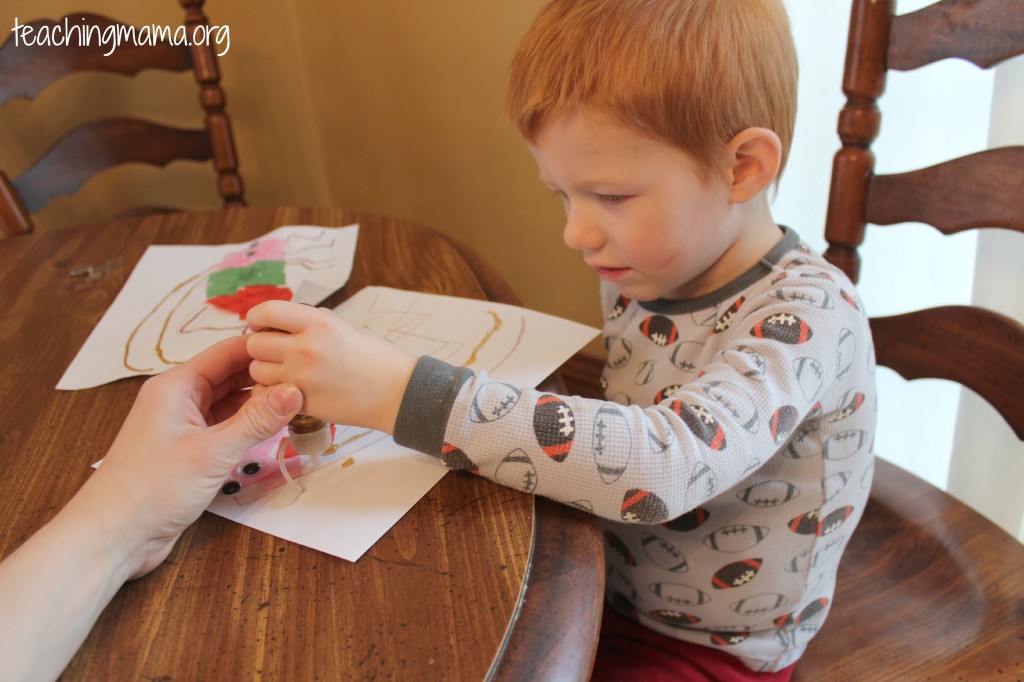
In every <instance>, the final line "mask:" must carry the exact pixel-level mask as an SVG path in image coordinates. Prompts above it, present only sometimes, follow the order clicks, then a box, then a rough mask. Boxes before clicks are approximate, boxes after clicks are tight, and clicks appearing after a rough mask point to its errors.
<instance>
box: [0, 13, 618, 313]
mask: <svg viewBox="0 0 1024 682" xmlns="http://www.w3.org/2000/svg"><path fill="white" fill-rule="evenodd" d="M542 4H543V0H517V1H516V2H498V1H497V0H439V1H438V2H429V3H428V2H423V1H422V0H379V1H375V2H366V1H365V0H359V1H357V0H341V1H335V2H326V1H320V2H311V1H309V0H279V1H278V2H275V3H263V2H260V3H256V2H252V0H210V2H208V3H207V7H206V10H207V13H208V15H209V16H210V20H211V23H213V24H226V25H228V26H229V27H230V33H231V49H230V51H229V52H228V53H227V54H226V55H225V56H223V57H222V58H221V60H220V64H221V70H222V74H223V84H224V87H225V90H226V92H227V96H228V111H229V113H230V114H231V117H232V121H233V125H234V131H235V137H236V141H237V144H238V147H239V157H240V160H241V171H242V174H243V177H244V180H245V183H246V195H247V198H248V200H249V203H250V204H253V205H272V204H302V205H329V206H343V207H350V208H358V209H364V210H369V211H374V212H379V213H387V214H391V215H396V216H400V217H403V218H407V219H411V220H414V221H417V222H421V223H424V224H427V225H430V226H432V227H435V228H437V229H439V230H443V231H446V232H448V233H450V234H453V235H455V236H457V237H459V238H460V239H462V240H463V241H465V242H467V243H469V244H470V245H471V246H473V247H474V248H476V249H477V250H478V251H479V252H480V253H481V254H483V255H484V256H485V257H486V258H487V259H488V260H490V261H491V262H492V263H494V264H495V265H496V266H497V267H498V269H499V270H500V271H501V272H502V273H503V274H504V275H505V276H506V278H507V279H508V280H509V281H510V282H511V284H512V286H513V287H514V288H515V289H516V291H517V292H519V294H520V295H521V296H522V298H523V300H524V302H525V303H526V304H527V305H528V306H530V307H533V308H536V309H539V310H543V311H545V312H550V313H553V314H557V315H561V316H565V317H569V318H572V319H577V320H580V321H582V322H587V323H590V324H595V325H598V324H599V314H598V306H597V297H596V288H597V280H596V279H595V278H594V276H593V275H592V274H591V273H590V272H589V271H588V270H587V269H586V268H585V266H583V265H582V263H581V261H580V258H579V256H578V255H577V254H574V253H572V252H570V251H569V250H568V249H566V248H565V247H564V245H563V244H562V242H561V226H562V222H561V221H562V210H561V207H560V204H559V203H558V201H557V200H556V199H554V198H553V197H551V196H550V193H549V192H548V190H546V189H545V188H544V187H543V185H541V183H540V182H539V181H538V180H537V178H536V168H535V167H534V165H533V161H532V159H531V157H530V155H529V153H528V151H527V150H526V148H525V147H524V145H523V144H522V142H521V141H520V140H519V138H518V136H517V135H516V134H515V133H514V132H513V130H512V128H511V126H510V125H509V124H508V123H507V122H506V121H505V119H504V116H503V111H502V104H503V98H504V87H505V74H506V69H507V66H508V62H509V60H510V58H511V54H512V51H513V49H514V47H515V43H516V41H517V39H518V37H519V36H520V35H521V34H522V32H523V31H524V30H525V29H526V27H527V25H528V24H529V22H530V20H531V19H532V17H533V15H534V14H535V13H536V12H537V10H538V9H539V8H540V7H541V5H542ZM88 5H89V6H90V8H92V9H93V11H96V12H98V13H101V14H107V15H109V16H113V17H116V18H119V19H122V20H124V21H128V22H131V23H136V24H143V23H147V24H148V23H157V24H172V25H173V24H176V23H178V22H180V21H181V17H182V16H183V12H182V11H181V10H180V9H179V7H178V5H177V3H176V2H173V0H161V1H159V2H145V3H140V2H137V1H135V0H92V1H91V2H89V3H88ZM81 6H82V5H81V3H77V2H57V1H56V0H6V1H5V2H4V9H3V10H2V12H3V13H2V15H0V16H3V18H4V24H5V27H6V28H5V30H4V31H3V33H4V34H5V35H9V29H10V27H11V26H13V24H14V17H15V16H17V17H19V18H20V19H21V20H22V21H23V22H24V21H26V20H27V19H30V18H35V17H40V16H49V17H52V18H57V17H60V16H63V15H64V14H66V13H68V12H70V11H71V10H73V9H79V8H80V7H81ZM168 78H169V77H168V76H167V75H166V74H157V73H153V74H148V75H146V76H144V77H141V78H140V80H142V82H143V85H144V88H143V89H144V90H145V92H144V94H143V95H142V96H138V95H136V94H134V90H131V91H130V90H129V88H126V87H125V85H127V84H128V82H127V79H124V78H122V77H116V76H103V77H96V76H91V77H89V78H87V79H76V80H75V81H74V82H72V83H71V84H60V85H59V86H55V87H54V88H51V90H49V91H47V92H46V93H45V94H44V96H43V97H41V98H40V99H39V100H37V101H36V102H33V103H26V102H16V103H13V104H11V105H8V106H7V107H4V108H3V109H0V167H3V168H4V169H5V170H6V171H7V172H8V173H9V174H15V173H17V172H18V171H20V170H21V169H22V168H23V167H24V165H25V164H27V163H28V159H30V158H31V156H32V154H34V153H37V152H38V151H41V141H42V140H43V139H44V137H45V136H38V137H37V136H32V137H31V138H27V137H26V136H24V135H19V134H16V133H14V132H12V131H13V130H14V128H15V126H18V125H25V124H28V125H31V126H32V127H41V128H44V129H46V131H48V132H51V133H56V132H58V131H60V130H62V129H64V128H65V127H67V126H68V125H70V123H71V122H73V121H75V120H78V119H81V118H84V117H86V115H87V114H88V113H89V111H90V110H92V109H94V108H95V106H94V105H96V104H97V103H106V102H110V101H117V102H120V103H122V105H123V106H124V107H125V108H126V109H127V110H132V111H134V110H136V109H142V110H144V111H149V112H153V113H156V114H157V115H159V116H160V117H161V118H162V119H163V120H165V121H168V122H170V123H178V124H184V123H187V122H188V120H189V117H190V116H192V115H193V112H194V111H196V109H195V104H194V102H195V91H194V88H193V87H192V85H191V82H190V80H189V78H188V77H184V78H177V79H176V78H175V77H170V80H171V84H170V85H168V84H167V83H168ZM137 80H139V79H137ZM83 99H85V100H86V101H88V102H91V104H87V105H85V106H83V105H82V104H81V101H82V100H83ZM180 166H181V167H180V168H173V169H172V171H173V176H172V178H171V179H165V178H164V176H162V175H159V174H158V173H157V172H156V171H155V170H151V169H148V168H145V169H141V170H140V169H138V168H135V169H129V170H128V171H124V172H120V171H115V172H114V174H113V175H111V176H110V177H107V178H102V179H98V180H97V181H95V182H92V183H90V184H89V185H87V186H86V187H85V188H84V189H83V190H82V192H81V193H80V194H79V195H78V196H76V197H75V198H74V200H73V201H72V200H59V201H58V202H55V204H54V205H52V206H51V207H50V208H48V209H47V210H46V211H44V212H43V213H42V214H40V215H39V216H38V218H37V221H38V225H39V229H51V228H52V227H54V226H60V225H64V224H67V223H69V222H70V223H74V222H80V221H85V220H89V219H95V218H99V217H103V216H104V215H107V214H109V213H113V212H116V208H117V206H118V205H120V204H121V203H124V198H125V197H126V195H129V194H135V193H138V194H141V195H142V196H143V198H144V200H145V201H147V202H148V203H160V202H161V201H164V202H169V203H175V204H177V203H181V204H183V205H186V206H195V207H205V206H211V205H215V204H216V203H217V199H216V195H215V194H214V192H213V189H212V183H211V182H210V181H209V175H207V172H206V171H205V170H200V169H197V168H194V167H192V166H193V165H192V164H188V163H185V164H180ZM165 197H170V198H169V199H167V198H165Z"/></svg>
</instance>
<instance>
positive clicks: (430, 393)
mask: <svg viewBox="0 0 1024 682" xmlns="http://www.w3.org/2000/svg"><path fill="white" fill-rule="evenodd" d="M472 376H473V372H472V371H470V370H468V369H466V368H465V367H453V366H452V365H449V364H448V363H447V362H443V361H441V360H437V359H435V358H432V357H429V356H427V355H424V356H423V357H421V358H420V359H419V362H417V363H416V369H414V370H413V372H412V376H411V377H410V378H409V384H408V385H407V386H406V387H405V394H404V395H403V396H402V404H401V405H400V406H399V408H398V418H397V419H396V420H395V434H394V439H395V442H396V443H398V444H399V445H402V446H405V447H407V448H412V449H413V450H419V451H420V452H424V453H426V454H428V455H434V456H435V457H439V456H440V455H441V447H442V446H443V445H444V431H445V427H446V426H447V425H448V415H449V414H450V413H451V411H452V405H454V404H455V398H456V396H458V394H459V389H461V388H462V385H463V384H464V383H466V381H468V380H469V378H470V377H472Z"/></svg>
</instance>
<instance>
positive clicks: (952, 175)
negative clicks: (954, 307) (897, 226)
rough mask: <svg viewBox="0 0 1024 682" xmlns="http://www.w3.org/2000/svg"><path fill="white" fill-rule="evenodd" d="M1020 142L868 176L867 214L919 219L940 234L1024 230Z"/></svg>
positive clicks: (876, 219) (884, 219) (882, 219)
mask: <svg viewBox="0 0 1024 682" xmlns="http://www.w3.org/2000/svg"><path fill="white" fill-rule="evenodd" d="M1022 187H1024V147H1002V148H999V149H989V150H986V151H982V152H978V153H976V154H971V155H970V156H964V157H961V158H958V159H954V160H952V161H947V162H945V163H940V164H937V165H935V166H930V167H929V168H922V169H920V170H916V171H911V172H909V173H900V174H895V175H875V176H873V177H872V178H871V179H870V181H869V189H868V202H867V212H866V216H865V217H866V219H867V221H868V222H870V223H874V224H876V225H892V224H894V223H902V222H911V221H913V222H923V223H928V224H929V225H932V226H933V227H935V228H936V229H938V230H939V231H940V232H942V233H943V234H953V233H955V232H960V231H962V230H967V229H971V228H976V227H1005V228H1008V229H1013V230H1017V231H1024V191H1022V190H1021V188H1022Z"/></svg>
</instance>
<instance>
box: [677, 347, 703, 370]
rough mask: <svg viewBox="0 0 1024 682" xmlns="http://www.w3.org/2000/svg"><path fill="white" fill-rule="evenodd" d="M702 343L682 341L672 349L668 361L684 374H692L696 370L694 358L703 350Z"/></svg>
mask: <svg viewBox="0 0 1024 682" xmlns="http://www.w3.org/2000/svg"><path fill="white" fill-rule="evenodd" d="M704 345H705V344H703V343H701V342H700V341H683V342H682V343H680V344H679V345H678V346H676V347H675V348H673V349H672V355H670V356H669V362H671V363H672V366H673V367H675V368H676V369H678V370H679V371H681V372H683V373H684V374H693V373H694V372H696V371H697V364H696V359H697V358H699V357H700V354H701V353H702V352H704Z"/></svg>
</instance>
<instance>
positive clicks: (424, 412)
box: [396, 278, 869, 523]
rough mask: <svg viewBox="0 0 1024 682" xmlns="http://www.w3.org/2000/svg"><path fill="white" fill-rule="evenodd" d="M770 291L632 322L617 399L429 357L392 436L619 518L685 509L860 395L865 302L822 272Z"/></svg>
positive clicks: (792, 445)
mask: <svg viewBox="0 0 1024 682" xmlns="http://www.w3.org/2000/svg"><path fill="white" fill-rule="evenodd" d="M766 285H767V283H762V284H761V286H759V287H757V289H758V290H756V291H754V290H748V291H747V292H746V293H745V295H744V296H742V297H740V298H739V299H734V300H733V301H730V306H728V307H729V310H728V311H726V313H728V315H727V319H726V322H724V323H722V324H716V325H714V326H713V327H709V328H702V329H701V330H693V329H690V330H687V329H681V326H682V325H683V323H684V321H683V319H682V316H675V315H672V314H659V315H650V314H648V312H646V311H642V312H640V313H639V314H637V315H636V316H634V317H632V318H630V319H628V320H623V321H622V324H623V326H622V330H624V331H623V333H622V334H621V336H620V338H626V340H627V341H628V344H622V346H623V347H624V348H625V347H628V348H629V349H630V353H629V356H630V357H629V358H628V359H627V360H626V361H625V362H624V363H617V364H618V365H621V366H620V367H617V368H616V369H617V370H621V371H622V372H623V373H624V376H627V374H625V373H628V381H625V380H623V381H622V383H623V384H629V385H630V386H629V389H630V390H631V391H632V393H630V394H627V393H626V392H625V391H621V392H619V393H616V394H615V397H616V400H615V401H601V400H590V399H584V398H580V397H574V396H555V395H550V394H545V393H543V392H540V391H536V390H532V389H522V388H520V387H515V386H511V385H509V384H506V383H502V382H493V381H491V380H490V379H489V378H488V376H487V375H486V374H479V375H472V374H470V373H467V372H466V371H465V370H457V369H456V368H451V367H449V366H446V365H444V363H438V362H437V361H422V362H421V363H420V365H419V366H418V367H417V370H416V374H415V375H414V378H415V377H418V378H416V379H415V381H414V382H411V383H410V388H409V389H408V390H407V392H406V396H405V399H404V400H403V405H402V410H401V412H400V414H399V421H398V424H396V440H397V441H398V442H400V443H402V444H405V445H409V446H410V447H415V448H416V449H419V450H421V451H424V452H428V453H429V454H433V455H435V456H440V457H441V458H442V459H443V461H444V463H445V465H446V466H448V467H449V468H453V469H464V470H469V471H472V472H474V473H478V474H480V475H483V476H485V477H487V478H490V479H492V480H494V481H496V482H498V483H500V484H503V485H507V486H510V487H513V488H517V489H519V490H522V491H524V492H528V493H534V494H540V495H544V496H546V497H550V498H552V499H555V500H558V501H560V502H563V503H567V504H570V505H573V506H576V507H579V508H582V509H585V510H587V511H590V512H593V513H595V514H597V515H599V516H602V517H604V518H608V519H611V520H615V521H626V522H637V523H662V522H665V521H668V520H670V519H673V518H676V517H678V516H680V515H682V514H684V513H686V512H688V511H690V510H692V509H694V508H695V507H697V506H698V505H700V504H701V503H703V502H705V501H707V500H709V499H711V498H713V497H716V496H718V495H720V494H721V493H723V492H724V491H727V490H729V489H730V488H733V487H734V486H737V485H739V484H740V483H742V482H743V481H745V480H747V479H749V478H750V477H751V476H752V475H753V474H754V473H755V472H757V471H758V469H760V468H761V467H762V466H764V465H765V464H766V463H767V462H768V461H769V460H772V458H773V457H775V456H776V455H777V454H778V455H785V452H788V450H787V448H789V449H791V450H793V457H794V458H797V457H799V455H800V450H799V449H800V448H802V447H806V448H810V447H812V442H814V443H817V442H818V441H819V440H821V439H827V438H830V437H833V436H835V434H836V433H838V432H837V431H836V430H835V429H834V428H831V427H826V426H823V425H828V424H832V423H833V422H832V421H829V420H834V419H835V418H836V417H837V415H840V414H843V410H844V409H848V408H849V406H850V405H851V404H853V403H855V402H856V395H857V390H856V389H857V385H858V382H859V381H860V380H861V378H862V374H863V370H864V368H865V367H866V366H867V365H868V364H869V362H868V359H867V357H866V355H867V350H866V349H867V346H868V345H869V343H868V341H869V339H868V338H867V325H866V321H865V320H864V317H863V315H862V314H861V313H860V311H859V310H858V309H857V308H856V307H855V306H854V305H853V304H852V303H850V304H848V303H844V302H842V301H843V299H842V298H841V296H840V293H839V289H838V287H836V286H835V285H834V283H832V282H831V281H828V280H824V279H812V278H793V279H792V280H791V281H789V282H783V283H779V282H772V288H770V289H769V288H768V287H767V286H766ZM752 289H754V288H752ZM740 299H742V302H740ZM826 300H827V301H829V305H827V306H826V305H823V304H822V303H823V301H826ZM836 301H838V302H839V303H833V302H836ZM627 317H628V316H627ZM652 329H654V330H655V331H656V332H657V333H654V332H652V331H651V330H652ZM697 333H700V334H703V336H702V337H701V338H700V339H699V342H698V341H695V340H694V339H695V338H696V337H695V336H694V334H697ZM627 335H628V336H627ZM684 352H685V353H690V352H692V355H689V356H687V357H685V358H684V357H683V353H684ZM652 377H653V378H652ZM641 378H643V379H644V380H645V381H646V383H645V385H644V386H642V387H639V388H636V387H635V385H636V384H637V383H638V382H639V381H640V379H641ZM414 384H415V385H414ZM634 389H635V390H634ZM641 389H642V390H641ZM643 391H646V393H645V392H643ZM648 394H649V395H648ZM847 394H848V395H847ZM620 396H621V397H620ZM644 404H646V405H648V406H647V407H641V405H644ZM414 425H418V426H414ZM819 426H822V427H821V428H819ZM846 431H851V429H850V428H849V422H847V423H846V428H845V431H844V433H846ZM798 436H799V439H798ZM805 441H806V443H805ZM819 445H820V444H819ZM852 446H853V444H852V440H849V439H847V440H843V441H842V442H841V441H840V440H839V439H836V440H835V441H834V447H836V448H838V447H852ZM862 446H863V447H867V445H866V444H862ZM815 447H816V446H815ZM822 447H823V446H822Z"/></svg>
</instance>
